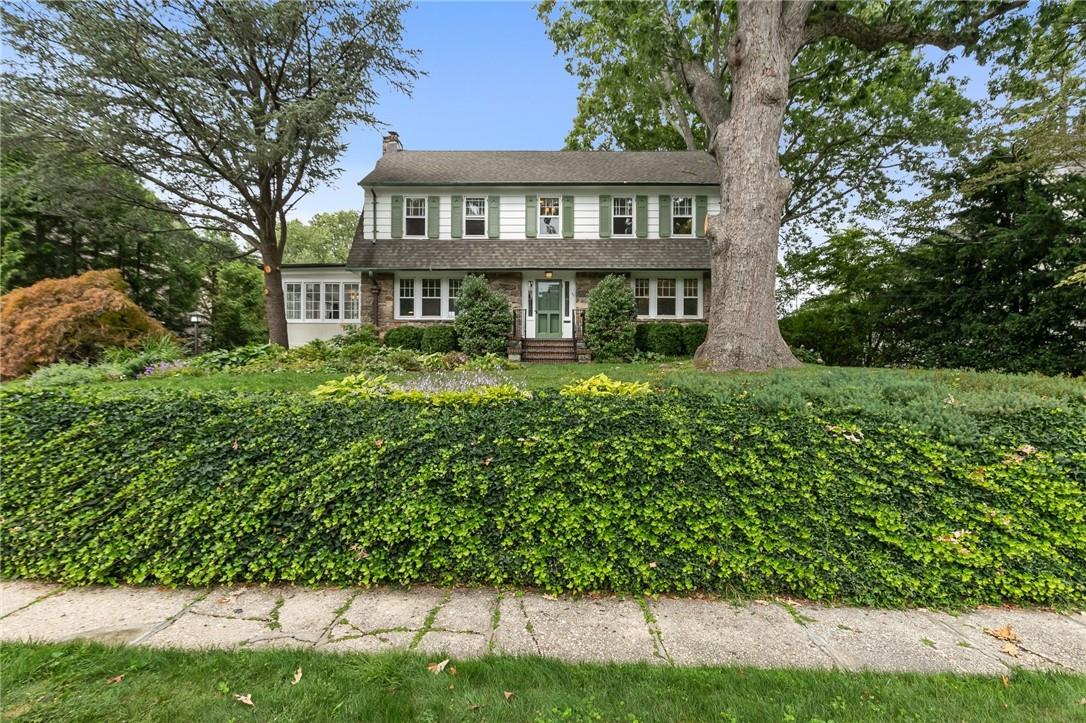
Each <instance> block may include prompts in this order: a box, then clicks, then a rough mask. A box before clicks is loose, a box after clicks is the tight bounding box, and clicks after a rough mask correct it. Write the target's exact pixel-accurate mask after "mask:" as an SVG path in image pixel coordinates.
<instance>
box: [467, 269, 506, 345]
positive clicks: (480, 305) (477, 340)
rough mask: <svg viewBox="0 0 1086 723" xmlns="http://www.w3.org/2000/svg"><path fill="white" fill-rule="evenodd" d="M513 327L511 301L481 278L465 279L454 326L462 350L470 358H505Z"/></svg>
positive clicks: (471, 277) (468, 277)
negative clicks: (495, 355) (496, 355)
mask: <svg viewBox="0 0 1086 723" xmlns="http://www.w3.org/2000/svg"><path fill="white" fill-rule="evenodd" d="M512 325H513V312H511V311H510V310H509V300H508V299H506V298H505V296H503V295H502V294H499V293H498V292H497V291H494V290H493V289H491V288H490V286H488V285H487V283H486V279H485V278H483V277H482V276H472V275H469V276H465V277H464V281H463V285H462V286H461V287H460V296H459V297H457V299H456V320H455V321H454V322H453V327H454V328H455V329H456V337H457V339H458V340H459V343H460V350H461V351H463V352H464V353H465V354H468V355H470V356H480V355H483V354H502V353H504V352H505V349H506V345H507V344H508V342H509V331H510V329H511V328H512Z"/></svg>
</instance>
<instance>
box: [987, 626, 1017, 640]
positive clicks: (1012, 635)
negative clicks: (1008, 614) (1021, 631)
mask: <svg viewBox="0 0 1086 723" xmlns="http://www.w3.org/2000/svg"><path fill="white" fill-rule="evenodd" d="M984 632H986V633H988V634H989V635H991V636H992V637H993V638H998V639H1000V640H1006V641H1008V642H1011V643H1017V642H1019V641H1020V640H1021V638H1019V637H1018V633H1016V632H1015V631H1014V628H1012V627H1011V626H1010V625H1004V626H1003V627H1001V628H994V629H993V628H985V629H984Z"/></svg>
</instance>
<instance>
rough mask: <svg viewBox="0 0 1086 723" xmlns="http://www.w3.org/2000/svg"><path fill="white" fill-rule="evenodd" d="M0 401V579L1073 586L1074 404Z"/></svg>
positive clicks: (868, 600) (1005, 598)
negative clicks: (924, 422)
mask: <svg viewBox="0 0 1086 723" xmlns="http://www.w3.org/2000/svg"><path fill="white" fill-rule="evenodd" d="M2 401H3V404H2V405H0V406H2V409H0V421H2V424H0V449H3V453H4V472H5V474H4V484H3V486H2V487H0V521H2V522H0V525H2V528H0V532H2V535H3V538H4V543H5V551H4V555H3V557H2V558H0V574H2V575H3V576H8V577H28V578H42V579H53V580H60V581H63V582H65V583H75V584H86V583H99V582H101V583H114V582H130V583H164V584H171V585H172V584H195V585H204V584H210V583H220V582H221V583H230V582H239V581H249V582H263V581H269V582H270V581H287V582H296V583H330V584H371V583H413V582H432V583H439V584H449V583H454V582H458V583H480V584H499V585H532V586H540V587H543V588H545V589H548V590H551V591H561V590H578V591H587V590H600V589H610V590H617V591H623V592H645V593H653V592H665V591H667V592H683V591H693V590H704V591H716V592H728V593H730V594H745V595H762V594H787V595H795V596H801V597H804V598H809V599H814V600H844V601H848V602H852V603H859V604H871V605H936V606H959V605H963V604H978V603H992V604H998V603H1003V602H1011V603H1026V604H1041V605H1082V604H1083V603H1086V491H1084V490H1086V401H1082V400H1078V401H1075V402H1072V403H1070V404H1068V405H1065V406H1063V407H1061V408H1058V409H1054V410H1051V411H1045V412H1037V411H1033V412H1030V413H1028V414H1018V415H1009V416H1003V417H992V418H991V423H990V424H988V425H987V426H986V428H985V432H984V435H983V436H982V437H980V438H979V439H977V440H975V441H973V442H969V443H962V442H958V443H951V442H949V441H946V440H944V439H941V438H939V437H936V436H933V435H929V434H924V433H921V432H917V431H913V430H911V429H908V428H905V427H902V426H900V425H896V424H894V423H892V422H888V421H887V420H886V419H880V418H878V417H872V416H864V415H863V414H856V413H850V412H847V411H831V410H828V409H822V408H818V407H815V408H814V409H812V410H810V411H808V412H806V413H803V412H799V413H785V412H781V411H777V410H767V409H764V408H759V407H758V406H755V405H753V404H752V403H751V402H750V400H749V399H747V398H746V397H744V396H733V397H730V398H726V399H719V400H713V399H712V398H710V397H708V396H705V395H701V394H698V393H694V392H688V391H679V390H673V391H670V392H667V393H656V394H653V395H650V396H647V397H641V398H630V397H620V398H616V397H587V398H586V397H561V396H558V395H556V394H545V393H541V394H537V395H536V396H535V398H533V399H529V400H523V401H516V402H508V403H499V404H493V405H482V406H452V407H448V406H447V407H433V406H430V405H425V404H414V403H410V402H399V403H396V402H389V401H364V402H356V403H344V402H322V401H319V400H314V399H312V398H309V397H305V396H301V395H289V394H284V393H250V394H238V393H236V392H234V391H230V392H221V393H220V392H204V393H198V394H197V393H191V394H186V393H181V392H176V391H165V390H154V391H152V390H138V391H134V392H133V393H131V394H129V395H122V396H112V397H106V396H103V395H101V393H98V394H95V393H93V392H92V391H90V390H79V389H77V390H71V391H39V392H25V391H15V392H8V393H6V394H4V397H3V400H2Z"/></svg>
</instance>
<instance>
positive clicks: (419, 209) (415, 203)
mask: <svg viewBox="0 0 1086 723" xmlns="http://www.w3.org/2000/svg"><path fill="white" fill-rule="evenodd" d="M403 235H404V236H425V235H426V199H425V198H411V197H408V198H405V199H404V200H403Z"/></svg>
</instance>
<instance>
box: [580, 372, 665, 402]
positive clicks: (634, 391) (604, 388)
mask: <svg viewBox="0 0 1086 723" xmlns="http://www.w3.org/2000/svg"><path fill="white" fill-rule="evenodd" d="M558 393H559V394H561V395H562V396H564V397H643V396H645V395H647V394H652V387H650V386H649V385H648V384H646V383H645V382H620V381H618V380H617V379H612V378H611V377H609V376H607V375H606V374H597V375H596V376H594V377H590V378H588V379H578V380H577V381H575V382H570V383H569V384H567V385H566V386H564V387H562V388H561V390H559V392H558Z"/></svg>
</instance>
